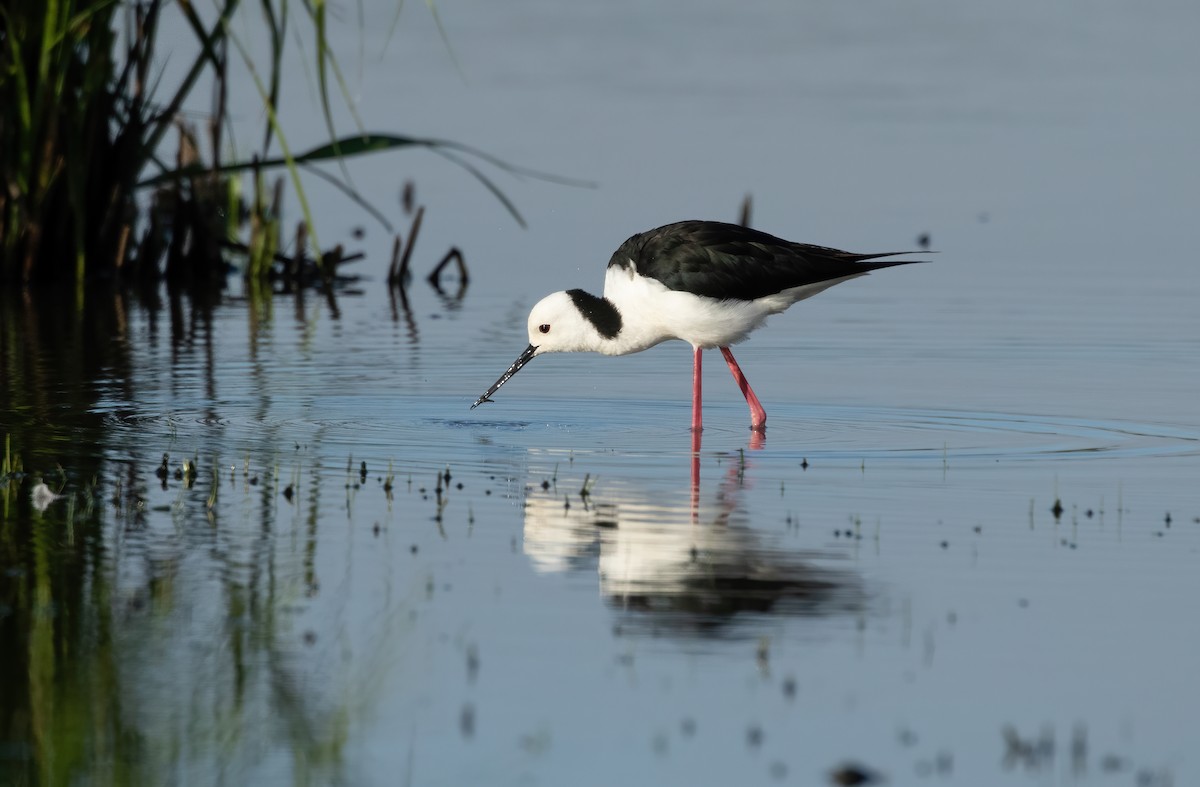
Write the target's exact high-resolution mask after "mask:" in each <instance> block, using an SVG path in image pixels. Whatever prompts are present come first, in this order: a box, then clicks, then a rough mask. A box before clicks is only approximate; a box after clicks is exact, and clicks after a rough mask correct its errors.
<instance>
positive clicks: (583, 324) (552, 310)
mask: <svg viewBox="0 0 1200 787" xmlns="http://www.w3.org/2000/svg"><path fill="white" fill-rule="evenodd" d="M587 299H594V300H596V301H602V300H603V299H601V298H595V296H592V295H588V294H587V293H585V292H583V291H582V290H572V291H571V292H554V293H551V294H549V295H547V296H546V297H545V298H542V299H541V300H540V301H538V302H537V303H536V304H534V307H533V308H532V309H531V310H530V311H529V321H528V327H529V344H530V346H531V347H535V348H536V350H535V351H534V355H541V354H542V353H562V352H587V351H595V350H598V349H599V348H600V346H601V344H603V342H604V337H603V336H602V335H601V333H600V330H599V328H598V327H597V326H596V325H595V324H593V322H592V321H591V320H590V319H589V317H588V314H587V313H586V312H585V311H584V310H583V309H581V308H580V303H581V300H582V302H583V303H584V304H585V305H587V306H590V305H591V304H590V303H587ZM606 303H607V302H606Z"/></svg>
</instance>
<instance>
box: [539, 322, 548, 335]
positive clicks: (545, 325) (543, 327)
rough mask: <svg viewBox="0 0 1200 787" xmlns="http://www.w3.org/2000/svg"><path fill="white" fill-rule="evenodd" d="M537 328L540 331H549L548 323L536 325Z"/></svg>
mask: <svg viewBox="0 0 1200 787" xmlns="http://www.w3.org/2000/svg"><path fill="white" fill-rule="evenodd" d="M538 330H539V331H541V332H542V333H550V324H549V323H542V324H541V325H539V326H538Z"/></svg>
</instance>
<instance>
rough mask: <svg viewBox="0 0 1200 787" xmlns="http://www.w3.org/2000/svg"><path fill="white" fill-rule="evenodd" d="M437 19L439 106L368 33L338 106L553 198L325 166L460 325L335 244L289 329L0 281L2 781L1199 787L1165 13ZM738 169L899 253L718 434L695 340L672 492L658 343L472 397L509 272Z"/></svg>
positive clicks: (825, 225) (762, 207) (518, 275)
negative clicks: (36, 291) (353, 268)
mask: <svg viewBox="0 0 1200 787" xmlns="http://www.w3.org/2000/svg"><path fill="white" fill-rule="evenodd" d="M439 9H440V11H441V12H442V14H443V17H444V21H445V23H446V25H447V27H448V30H449V33H450V36H451V39H452V41H453V43H454V46H455V53H456V54H457V55H458V57H459V60H460V63H461V65H462V69H463V71H464V72H465V73H466V80H465V82H464V80H463V79H462V78H461V77H460V76H459V75H458V73H457V72H456V70H455V67H454V65H453V63H452V62H451V60H450V58H449V56H448V55H447V54H446V51H445V49H444V47H443V45H442V44H441V43H440V39H438V37H437V34H436V31H435V29H434V27H433V23H432V21H431V20H430V19H429V18H428V16H427V15H425V13H424V9H423V8H417V7H413V8H411V9H406V11H405V15H404V17H403V18H402V22H401V25H400V28H399V32H398V34H397V38H396V39H395V40H393V41H392V44H391V46H390V47H388V48H387V49H386V51H385V52H384V54H383V55H381V56H380V55H378V53H379V52H380V51H383V40H382V33H375V32H368V33H367V34H366V36H365V50H366V51H368V52H370V53H372V54H371V56H370V57H369V58H368V61H367V64H366V68H365V71H364V73H363V75H362V76H361V78H360V82H359V84H360V85H361V96H360V102H361V109H362V111H363V114H364V116H365V118H366V121H367V125H368V126H370V127H372V128H392V129H403V130H406V131H411V132H414V133H427V134H431V135H439V136H447V137H454V138H458V139H462V140H463V141H465V142H469V143H472V144H476V145H478V146H480V147H483V148H486V149H488V150H490V151H493V152H496V153H498V154H500V155H502V156H504V157H506V158H509V159H512V160H516V161H520V162H522V163H529V164H535V165H537V166H539V167H541V168H544V169H550V170H553V171H556V172H562V173H564V174H569V175H574V176H579V177H583V178H594V179H596V180H597V181H598V182H599V183H598V187H597V188H595V189H577V188H567V187H562V186H554V185H548V184H541V183H537V182H533V181H528V182H525V181H520V182H512V183H510V182H509V181H504V184H505V186H506V188H510V189H511V190H512V195H513V196H514V198H515V199H516V200H517V202H518V204H519V205H520V207H521V208H522V210H523V212H524V213H525V214H526V216H527V218H528V220H529V224H530V227H529V229H528V230H520V229H519V228H517V227H515V226H513V225H512V223H511V222H510V221H509V220H508V219H507V218H506V217H505V215H504V213H503V211H502V209H500V208H499V207H498V206H497V205H496V204H495V203H494V202H492V201H490V198H489V197H488V195H486V194H485V193H483V192H482V190H480V189H479V188H478V187H476V186H474V185H473V184H472V183H471V182H470V181H469V178H468V177H467V176H465V175H463V174H462V173H460V172H457V171H455V170H453V169H451V168H449V165H447V164H445V163H444V162H440V161H436V160H430V159H423V158H421V157H419V156H416V155H414V156H412V157H410V158H401V159H393V160H387V159H379V160H374V161H372V162H370V163H369V164H368V163H362V162H360V163H359V164H358V165H356V168H355V169H354V172H355V177H356V179H358V185H359V186H360V188H361V189H362V190H363V192H364V193H365V194H367V195H369V196H370V197H371V198H372V199H375V200H376V201H377V203H378V204H380V205H390V206H395V205H396V202H395V195H396V191H397V188H398V186H399V184H400V182H401V181H402V180H403V179H404V178H406V177H409V176H414V177H416V178H417V182H418V194H419V196H420V198H421V199H422V201H423V203H424V204H426V205H427V208H428V214H427V217H426V225H425V228H424V229H423V231H422V238H421V242H420V243H421V245H420V246H419V247H418V253H417V255H416V258H415V264H416V268H417V272H418V274H419V276H420V275H423V274H424V272H425V271H426V270H428V268H430V267H432V265H433V263H434V262H435V261H436V260H437V259H438V258H440V256H441V254H442V253H443V252H444V250H445V248H446V247H447V246H449V245H450V244H457V245H458V246H460V247H461V248H462V249H463V250H464V252H465V254H466V257H467V260H468V264H469V265H470V266H471V273H472V280H471V283H470V284H469V286H468V287H467V288H466V290H465V292H464V293H463V295H462V297H461V298H455V297H453V296H452V294H451V295H443V296H439V295H438V294H436V293H435V292H434V291H433V290H432V289H431V288H429V287H428V286H427V285H426V284H425V283H424V282H423V281H422V280H421V279H420V278H419V277H418V279H417V280H416V281H415V282H414V284H413V285H412V286H411V287H410V289H409V291H408V307H407V309H406V308H405V307H404V306H403V305H401V304H398V303H396V302H393V301H391V300H389V298H388V297H387V293H386V292H385V291H384V289H383V285H382V283H381V279H382V274H383V271H384V270H385V268H386V265H387V261H388V254H389V252H390V239H389V238H388V237H386V236H385V234H384V233H381V232H380V231H379V230H378V229H376V228H374V227H369V228H368V232H367V236H366V239H365V240H364V241H362V242H361V243H362V245H363V246H364V247H365V250H366V251H367V252H368V259H367V260H366V261H365V262H363V263H359V265H360V266H361V270H360V272H361V273H362V274H363V275H364V276H365V279H364V280H363V281H362V282H360V284H359V285H358V287H357V292H343V293H341V294H340V295H339V297H338V298H337V302H336V308H335V307H334V305H333V304H331V303H330V302H328V301H326V300H325V299H322V298H319V297H313V296H310V297H309V298H308V299H307V300H304V301H302V302H298V301H297V300H295V299H292V298H277V299H276V300H275V301H274V302H273V303H272V304H271V305H270V308H264V307H260V306H254V305H251V304H248V303H247V302H246V301H244V300H243V299H241V298H240V297H239V296H238V294H237V293H236V292H234V293H232V294H231V295H230V297H228V298H227V299H225V300H224V301H223V302H222V303H220V304H217V305H215V306H214V307H212V308H207V307H203V306H201V305H198V304H193V303H190V302H187V301H182V302H172V301H170V300H169V299H166V298H165V297H164V298H163V300H162V301H161V302H158V303H153V304H145V303H134V302H127V301H119V302H113V303H110V302H109V301H107V300H105V299H97V301H96V302H95V303H94V304H93V305H92V306H91V307H90V309H89V313H88V314H86V315H84V316H82V317H79V318H75V317H64V316H63V315H64V314H68V313H69V311H64V310H62V309H61V307H59V306H58V305H49V306H43V305H40V304H36V303H30V302H26V301H22V300H20V299H18V298H15V297H12V296H11V295H10V294H5V297H4V299H3V302H2V307H0V317H2V319H0V339H2V341H0V352H2V353H3V355H0V373H2V374H3V382H2V383H0V427H2V431H3V432H4V433H5V435H6V436H7V437H9V438H10V445H11V449H10V450H11V453H12V454H19V455H20V457H21V461H22V463H23V469H24V471H23V473H21V474H17V475H13V476H11V477H9V478H6V479H5V480H4V481H2V482H0V504H2V506H3V520H2V521H0V637H2V641H3V648H0V672H2V673H3V674H4V676H5V679H4V680H3V681H0V782H4V783H15V784H27V783H28V784H32V783H77V784H90V783H100V784H104V783H117V784H152V783H164V784H165V783H179V784H209V783H227V784H242V783H264V784H266V783H313V784H355V785H357V784H411V785H439V784H444V785H462V784H540V785H560V784H578V785H593V784H594V785H607V784H619V783H628V784H775V783H780V784H822V783H829V781H830V779H831V776H830V774H831V771H833V770H834V769H836V768H839V767H842V766H844V765H845V764H853V765H855V766H856V767H859V768H863V769H866V770H869V771H871V772H873V773H875V774H878V775H880V776H881V777H886V778H887V779H888V780H889V783H892V784H914V783H935V784H971V785H989V784H995V785H1007V784H1039V785H1040V784H1089V785H1090V784H1097V785H1168V784H1170V785H1184V784H1192V783H1197V782H1200V758H1198V756H1197V753H1196V749H1195V731H1196V729H1198V728H1200V684H1197V681H1196V679H1195V667H1194V663H1195V657H1194V654H1195V653H1196V652H1197V649H1198V648H1200V624H1197V622H1196V621H1197V618H1196V615H1195V613H1194V599H1195V598H1197V597H1200V571H1198V570H1197V569H1198V568H1200V411H1198V410H1197V406H1196V393H1195V392H1196V391H1197V390H1200V311H1198V310H1197V309H1196V304H1197V303H1198V302H1200V300H1198V299H1200V279H1198V278H1197V277H1196V275H1195V259H1194V258H1195V255H1194V252H1191V251H1189V250H1190V249H1192V248H1194V243H1193V241H1192V238H1191V235H1192V232H1191V229H1192V224H1193V223H1194V222H1192V221H1191V220H1190V214H1191V212H1192V208H1193V207H1194V206H1195V205H1196V204H1200V193H1198V190H1197V185H1196V184H1197V182H1196V180H1195V178H1194V167H1193V166H1191V163H1192V162H1194V142H1193V140H1194V139H1195V138H1196V136H1197V133H1198V132H1200V122H1198V121H1200V113H1198V109H1197V107H1200V102H1197V100H1196V99H1197V98H1198V96H1197V92H1196V91H1197V88H1196V82H1195V79H1194V75H1195V74H1196V73H1198V71H1200V58H1198V56H1197V54H1196V50H1195V48H1194V46H1192V43H1191V40H1190V37H1189V36H1190V33H1189V32H1188V31H1189V30H1194V29H1195V27H1196V24H1197V23H1198V22H1200V18H1198V14H1197V11H1196V10H1195V9H1194V8H1192V7H1191V6H1189V5H1186V4H1182V3H1176V4H1165V5H1162V4H1160V5H1159V6H1156V7H1155V8H1153V9H1146V8H1133V7H1129V6H1125V5H1122V4H1118V3H1106V4H1103V8H1099V9H1098V8H1096V7H1095V6H1094V5H1092V4H1089V5H1087V6H1086V7H1085V6H1083V5H1082V4H1079V3H1068V4H1066V5H1064V6H1062V7H1061V8H1057V9H1045V8H1043V7H1042V6H1041V5H1040V4H1034V3H1017V4H1013V5H1004V6H1001V5H996V6H995V7H993V8H989V9H964V8H960V7H959V6H957V5H954V4H949V3H944V2H933V1H932V0H931V1H930V2H922V3H917V4H915V5H907V6H904V7H903V8H901V7H896V8H891V9H889V8H882V7H879V6H877V5H872V6H870V7H867V6H863V5H861V4H855V3H850V4H847V3H836V4H833V3H815V4H805V5H804V6H803V7H793V6H792V4H779V3H770V2H754V3H750V4H746V5H745V7H744V8H743V7H741V6H733V5H729V4H717V3H701V4H688V5H687V6H686V8H684V7H678V6H676V5H675V4H670V3H665V4H657V5H650V6H644V5H642V4H632V3H628V4H621V5H619V6H613V7H609V6H605V7H603V8H601V7H600V6H595V7H592V6H587V7H584V6H580V7H572V6H571V5H561V4H551V3H537V2H526V3H518V4H515V5H514V4H509V5H507V6H498V5H496V4H485V3H465V4H460V5H448V4H439ZM352 17H353V14H348V16H347V18H346V19H344V20H342V22H341V25H342V26H341V28H339V29H340V32H339V35H343V36H345V40H346V41H347V42H348V43H347V44H346V46H348V47H349V48H350V51H353V50H354V48H355V47H356V46H357V41H358V31H357V30H356V29H355V23H354V22H353V19H352ZM387 21H388V20H387V18H386V17H385V18H383V19H382V20H368V25H367V29H368V30H369V31H374V30H375V29H376V28H380V29H386V22H387ZM377 57H378V58H379V59H378V60H376V58H377ZM292 89H293V90H295V91H296V94H297V97H296V100H295V101H293V102H290V103H289V106H293V107H298V106H301V104H302V103H303V102H302V99H303V101H307V97H306V96H307V88H306V87H305V86H304V84H303V83H302V82H297V83H296V84H293V85H292ZM254 101H255V99H254V98H253V96H252V95H249V94H248V95H247V97H246V104H245V106H246V109H245V111H244V112H243V113H242V115H243V119H244V120H245V122H247V123H249V122H250V121H251V120H252V119H253V117H254V112H255V110H254V106H255V103H254ZM306 106H307V105H306ZM296 111H298V110H296ZM292 122H293V125H297V124H298V125H299V126H300V127H301V128H308V126H307V125H305V120H304V118H303V117H301V118H300V120H295V121H292ZM308 125H311V126H312V129H311V132H312V134H313V135H314V136H313V139H312V141H314V142H315V141H316V140H317V139H319V136H320V134H321V133H322V130H321V128H320V124H317V123H313V124H308ZM299 133H300V135H301V138H300V139H295V140H293V144H294V145H296V146H297V147H302V146H303V144H304V143H305V140H304V139H303V138H302V137H303V133H304V132H303V131H301V132H299ZM747 191H749V192H753V194H754V195H755V206H756V209H755V215H754V224H755V226H758V227H760V228H762V229H765V230H768V231H772V232H775V233H778V234H782V235H786V236H791V237H795V238H797V239H803V240H809V241H812V242H817V243H826V244H832V245H841V246H846V247H850V248H854V249H858V250H864V251H865V250H888V249H895V248H908V247H911V246H912V245H913V244H914V243H915V238H916V236H917V235H918V234H919V233H922V232H930V233H931V234H932V236H933V244H934V246H935V247H936V248H938V249H939V251H940V254H939V256H938V257H936V258H935V261H934V262H933V263H931V264H929V265H925V266H913V267H910V268H905V269H901V270H889V271H884V272H881V273H879V274H877V275H873V276H871V277H869V278H866V279H862V280H858V281H855V282H851V283H848V284H846V285H843V286H840V287H837V288H835V289H833V290H831V291H829V292H827V293H824V294H822V295H820V296H819V297H817V298H816V299H814V300H812V301H808V302H805V303H803V304H801V305H800V306H799V307H797V308H796V309H794V310H793V311H792V312H791V313H789V314H787V315H783V316H780V317H776V318H773V321H772V322H771V323H770V325H769V327H768V328H767V329H765V330H764V331H762V332H760V333H758V334H756V335H755V337H754V339H753V340H752V341H750V342H749V343H747V344H746V345H744V346H743V347H742V348H741V349H740V350H739V352H738V358H739V360H740V361H741V363H742V365H743V367H744V368H745V369H746V373H747V375H748V376H749V377H750V379H751V381H752V382H753V383H754V385H755V389H756V390H757V391H758V393H759V395H760V397H761V398H762V399H763V402H764V404H765V406H766V408H767V411H768V414H769V425H770V428H769V430H768V433H767V435H766V439H765V442H764V443H763V444H762V445H758V444H757V443H752V441H751V439H750V435H749V432H748V430H747V429H746V424H747V421H748V417H747V413H746V409H745V405H744V403H743V402H742V400H741V397H740V395H739V394H738V392H737V390H736V388H735V387H734V386H733V385H732V384H731V383H730V381H729V379H728V376H727V373H726V372H725V370H724V366H723V364H720V363H718V362H717V357H716V356H715V355H712V356H710V362H709V364H708V365H707V367H706V370H707V371H706V377H707V379H706V381H705V383H706V389H705V395H706V404H707V407H706V409H705V422H706V429H705V432H704V434H703V442H702V445H701V447H700V451H699V460H698V463H697V464H696V474H695V476H693V464H692V444H691V436H690V434H689V432H688V430H687V425H688V416H689V403H688V395H689V390H690V387H689V386H690V378H689V374H690V352H689V349H688V348H686V347H685V346H683V345H681V344H677V343H676V344H667V345H663V346H661V347H659V348H656V349H654V350H651V351H649V352H647V353H643V354H641V355H636V356H630V357H626V358H616V359H609V358H601V357H598V356H578V357H545V358H540V359H538V360H537V361H536V362H535V363H533V364H531V365H530V366H529V367H528V368H527V369H526V370H524V371H523V372H522V373H521V374H520V375H519V376H518V377H516V378H514V380H513V381H512V382H510V383H509V384H508V385H507V386H505V387H504V388H503V389H502V390H501V391H500V392H499V393H498V394H497V396H496V402H495V404H491V405H488V406H486V407H481V408H479V409H477V410H474V411H471V410H469V409H468V408H469V405H470V403H471V402H472V401H473V400H474V398H475V397H477V396H478V395H479V393H480V392H481V391H483V390H484V388H486V386H487V385H488V384H489V383H491V382H492V381H493V380H494V379H495V378H496V376H497V375H499V374H500V372H501V371H503V370H504V368H505V367H506V366H507V365H508V364H509V363H510V362H511V360H512V359H513V358H514V357H515V356H516V354H517V352H518V351H519V350H520V349H521V348H522V347H523V346H524V345H525V343H526V339H525V335H524V322H525V315H526V313H527V310H528V308H529V306H531V305H532V303H534V302H535V301H536V300H537V299H538V298H540V297H541V295H543V294H544V293H545V292H548V291H550V290H555V289H561V288H566V287H574V286H583V287H590V288H593V289H598V288H599V286H600V283H601V281H602V276H603V265H604V263H605V262H606V261H607V259H608V256H609V254H611V252H612V250H613V249H614V248H615V247H616V246H617V245H618V244H619V243H620V241H621V240H623V239H624V238H625V237H626V236H627V235H629V234H630V233H632V232H635V231H639V230H642V229H646V228H648V227H650V226H653V225H656V224H659V223H663V222H666V221H671V220H675V219H679V218H683V217H690V216H695V217H709V218H721V219H733V218H734V217H735V216H736V210H737V206H738V203H739V201H740V199H741V197H742V195H743V194H744V193H745V192H747ZM387 211H390V213H389V215H393V216H394V217H395V219H396V220H397V222H398V223H399V224H400V225H401V226H405V225H406V224H405V223H406V221H407V219H405V218H403V217H402V216H401V215H400V212H399V209H398V207H395V208H388V209H387ZM321 213H322V215H323V216H326V217H327V218H326V221H327V222H328V223H329V225H330V227H329V229H328V230H327V231H326V234H327V235H328V236H336V235H337V233H338V232H343V233H349V231H350V229H351V228H352V227H353V226H355V225H356V224H359V223H361V222H362V218H361V216H359V215H358V214H357V213H356V212H355V208H354V207H353V206H352V205H350V206H348V205H347V204H346V203H345V202H343V201H339V200H338V199H336V198H334V197H333V196H329V197H328V198H327V199H326V202H325V203H323V206H322V210H321ZM450 289H454V285H453V283H451V284H450ZM164 455H166V472H165V474H164V475H165V478H160V476H159V474H158V473H157V472H156V471H157V469H158V468H159V466H160V464H161V463H162V462H163V461H164ZM184 460H187V461H188V462H194V463H195V467H196V473H195V476H194V477H188V476H184V475H182V473H181V474H180V476H179V477H177V476H176V471H177V470H181V469H182V467H183V462H184ZM39 481H44V482H45V484H46V485H47V487H48V488H49V491H51V492H55V493H59V494H61V495H62V497H61V498H59V499H57V500H53V501H50V500H49V499H47V498H45V497H44V496H41V497H40V498H39V497H37V496H35V494H34V487H35V485H36V484H37V483H38V482H39ZM1056 504H1057V505H1056ZM42 505H44V509H42V508H41V506H42Z"/></svg>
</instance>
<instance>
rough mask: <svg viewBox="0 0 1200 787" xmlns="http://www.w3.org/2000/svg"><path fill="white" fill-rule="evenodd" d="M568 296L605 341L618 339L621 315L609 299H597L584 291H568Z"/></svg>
mask: <svg viewBox="0 0 1200 787" xmlns="http://www.w3.org/2000/svg"><path fill="white" fill-rule="evenodd" d="M567 295H570V296H571V300H572V302H574V304H575V308H576V309H579V313H580V314H582V315H583V316H584V317H586V318H587V321H588V322H590V323H591V324H592V325H594V326H595V327H596V330H597V331H599V332H600V335H601V336H603V337H604V338H605V339H613V338H616V335H617V334H618V333H620V332H621V313H620V312H619V311H617V307H616V306H613V305H612V301H610V300H608V299H607V298H597V297H596V296H595V295H592V294H591V293H590V292H584V291H583V290H567Z"/></svg>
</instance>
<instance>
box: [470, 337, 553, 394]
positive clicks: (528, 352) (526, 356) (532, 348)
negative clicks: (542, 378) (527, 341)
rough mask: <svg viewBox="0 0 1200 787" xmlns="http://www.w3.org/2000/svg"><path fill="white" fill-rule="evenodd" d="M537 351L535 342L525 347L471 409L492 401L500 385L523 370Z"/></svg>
mask: <svg viewBox="0 0 1200 787" xmlns="http://www.w3.org/2000/svg"><path fill="white" fill-rule="evenodd" d="M535 352H537V345H533V344H531V345H529V346H528V347H526V348H525V352H523V353H521V354H520V355H519V356H517V360H515V361H513V365H512V366H510V367H508V371H506V372H505V373H504V374H502V375H500V379H499V380H497V381H496V382H495V384H494V385H492V387H491V388H489V389H487V392H486V393H484V395H483V396H481V397H479V398H478V399H476V400H475V404H473V405H471V409H472V410H474V409H475V408H476V407H478V406H479V405H481V404H483V403H484V402H490V401H492V398H491V397H492V394H494V393H496V391H498V390H500V386H502V385H504V384H505V383H506V382H508V381H509V379H510V378H511V377H512V376H513V375H514V374H516V373H517V372H519V371H521V367H522V366H524V365H525V364H527V363H529V362H530V361H532V360H533V354H534V353H535Z"/></svg>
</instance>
